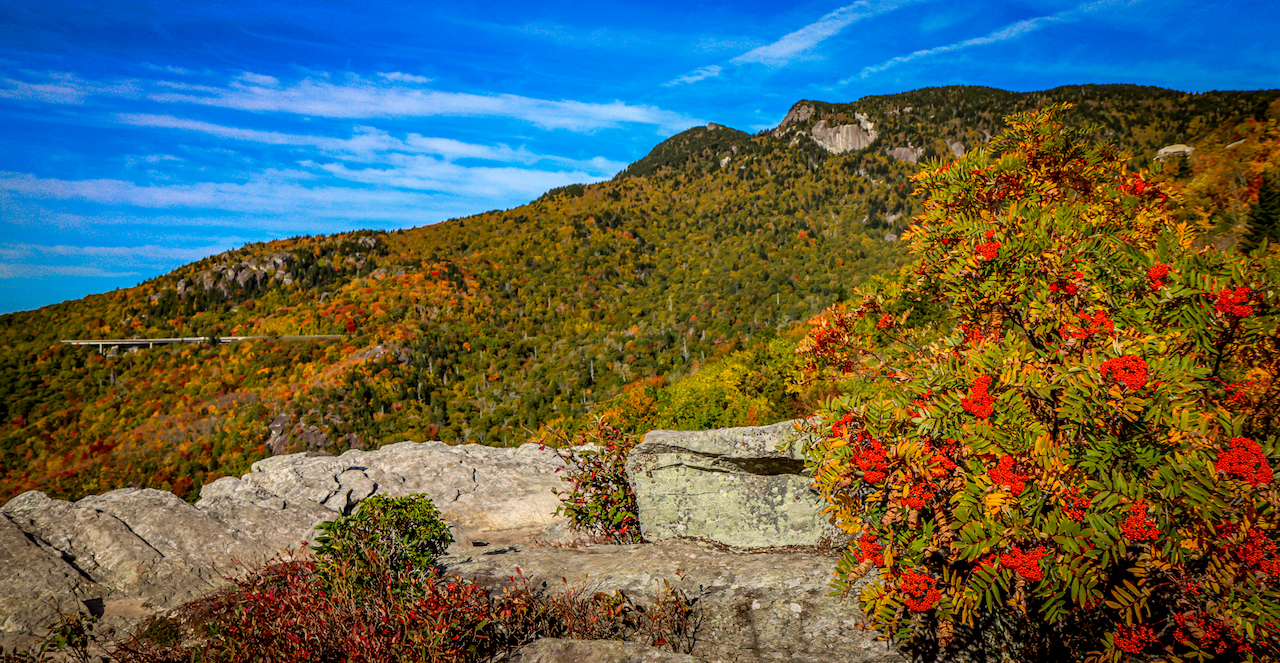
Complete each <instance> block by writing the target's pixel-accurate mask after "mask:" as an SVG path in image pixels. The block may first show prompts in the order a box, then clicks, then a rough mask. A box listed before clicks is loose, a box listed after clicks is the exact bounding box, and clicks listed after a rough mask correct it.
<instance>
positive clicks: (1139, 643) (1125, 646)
mask: <svg viewBox="0 0 1280 663" xmlns="http://www.w3.org/2000/svg"><path fill="white" fill-rule="evenodd" d="M1155 641H1156V635H1155V633H1153V632H1152V631H1151V627H1150V626H1146V625H1144V624H1139V625H1137V626H1135V627H1133V628H1124V627H1121V628H1120V629H1119V630H1117V631H1116V640H1115V642H1116V649H1119V650H1120V651H1122V652H1124V653H1126V654H1138V653H1141V652H1142V650H1144V649H1146V648H1147V647H1148V646H1150V645H1151V643H1153V642H1155Z"/></svg>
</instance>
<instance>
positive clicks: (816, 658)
mask: <svg viewBox="0 0 1280 663" xmlns="http://www.w3.org/2000/svg"><path fill="white" fill-rule="evenodd" d="M493 552H499V551H493ZM837 559H838V558H837V556H835V555H833V554H821V553H816V552H802V551H794V550H789V551H772V552H757V553H734V552H729V551H726V550H723V549H722V548H719V547H717V546H713V545H710V544H699V543H696V542H691V541H669V542H663V543H656V544H636V545H599V546H588V547H582V548H565V547H549V546H544V547H536V546H526V547H523V548H519V549H508V550H506V551H502V552H501V554H492V553H490V554H479V555H470V556H449V557H446V558H444V560H443V564H444V566H445V569H446V571H447V572H449V573H456V574H459V575H461V576H463V577H467V578H470V579H473V580H476V581H477V582H480V583H482V584H484V585H485V586H486V587H489V588H490V589H493V590H500V589H501V588H503V587H508V586H509V582H510V581H509V580H508V578H509V577H511V576H515V575H517V574H523V575H524V576H526V577H528V578H531V579H535V580H539V579H540V580H544V581H547V582H548V583H550V584H551V586H550V587H549V589H550V590H553V591H554V590H557V589H559V588H560V587H562V586H563V585H562V582H563V583H567V584H568V585H570V586H583V587H585V588H586V589H587V590H588V593H590V592H597V591H599V592H605V593H612V592H614V591H615V590H621V591H623V592H624V593H625V594H627V595H628V596H629V597H631V598H632V600H633V601H635V602H637V603H639V604H641V605H645V604H651V603H652V602H653V601H654V600H655V599H656V598H657V597H658V596H659V595H660V594H661V593H662V591H663V589H664V584H663V581H666V582H668V583H670V584H671V585H673V586H677V587H683V589H684V590H685V592H686V593H687V594H688V595H689V596H690V597H691V598H694V599H696V603H695V604H694V605H695V608H696V612H695V615H696V617H697V618H698V620H699V621H698V628H697V631H696V632H695V637H694V646H693V651H692V654H693V655H694V656H697V657H698V658H700V659H702V660H705V661H707V662H708V663H762V662H763V661H775V660H788V661H807V662H810V663H836V662H840V663H881V662H884V663H888V662H890V661H893V662H895V663H896V662H898V661H902V660H903V658H902V657H901V656H900V655H899V654H898V653H897V652H895V651H894V650H892V649H890V648H888V647H887V646H886V645H885V644H884V643H883V642H878V641H876V639H875V633H874V632H869V631H864V630H862V629H861V628H860V627H859V625H858V624H859V622H860V621H861V617H862V615H861V613H860V612H859V610H858V607H857V603H856V601H855V599H853V598H850V599H848V600H845V601H840V600H837V599H834V598H832V597H830V596H828V594H829V593H830V592H831V589H830V587H829V586H828V585H829V583H830V582H831V579H832V571H833V570H834V569H835V565H836V561H837ZM681 577H683V581H681ZM562 578H563V580H561V579H562ZM860 591H861V590H860V587H855V589H854V590H853V594H852V596H853V597H856V596H857V594H858V592H860ZM548 660H555V659H548ZM570 660H572V659H570Z"/></svg>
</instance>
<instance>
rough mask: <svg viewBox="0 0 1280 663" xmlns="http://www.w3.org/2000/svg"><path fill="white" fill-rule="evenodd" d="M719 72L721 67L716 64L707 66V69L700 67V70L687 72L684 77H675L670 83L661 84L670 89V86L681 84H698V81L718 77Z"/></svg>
mask: <svg viewBox="0 0 1280 663" xmlns="http://www.w3.org/2000/svg"><path fill="white" fill-rule="evenodd" d="M720 71H721V67H720V65H718V64H713V65H711V66H709V67H702V68H701V69H694V70H693V71H691V72H689V73H687V74H685V75H683V76H679V77H677V78H676V79H675V80H672V81H670V82H667V83H663V85H666V86H668V87H670V86H672V85H679V84H681V83H696V82H698V81H700V80H703V79H704V78H714V77H716V76H719V75H720Z"/></svg>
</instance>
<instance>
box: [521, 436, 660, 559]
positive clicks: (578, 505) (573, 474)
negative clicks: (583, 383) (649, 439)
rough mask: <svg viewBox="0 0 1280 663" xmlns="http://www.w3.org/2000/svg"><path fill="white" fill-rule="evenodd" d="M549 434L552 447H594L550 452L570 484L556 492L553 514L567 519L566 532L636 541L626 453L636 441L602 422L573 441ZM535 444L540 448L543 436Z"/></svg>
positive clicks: (633, 498) (633, 496) (636, 522)
mask: <svg viewBox="0 0 1280 663" xmlns="http://www.w3.org/2000/svg"><path fill="white" fill-rule="evenodd" d="M548 435H549V436H553V437H555V438H557V439H555V442H556V446H561V447H563V446H577V447H581V446H583V445H586V444H592V445H595V448H594V449H579V450H572V449H563V448H559V449H553V451H555V452H556V455H558V456H560V459H561V460H563V461H564V463H565V466H564V470H563V472H564V476H563V477H562V478H563V479H564V481H565V483H567V484H569V487H568V488H566V489H564V490H557V491H555V493H556V495H557V496H558V497H559V498H560V508H559V509H558V510H557V513H563V514H564V515H565V516H566V517H568V518H569V526H570V528H572V529H574V530H576V531H579V532H582V533H584V534H588V535H591V536H594V537H599V538H602V539H604V540H607V541H611V542H614V543H635V542H637V541H639V540H640V521H639V520H638V519H637V518H636V494H635V491H633V490H631V483H630V482H628V481H627V452H629V451H631V448H632V447H634V446H636V442H637V441H638V440H637V438H636V437H635V436H633V435H627V434H626V433H623V432H622V431H621V430H618V429H617V428H615V427H613V426H612V425H610V424H609V423H606V422H605V421H604V420H603V419H598V420H596V421H595V423H594V425H592V426H591V427H589V428H587V429H585V430H582V431H579V432H578V433H577V434H576V435H574V437H573V438H572V439H570V438H569V437H567V436H565V435H563V434H562V433H558V432H556V431H550V433H549V434H548ZM539 441H540V442H542V444H543V445H544V448H545V446H546V437H544V438H542V439H541V440H539ZM557 471H560V470H557Z"/></svg>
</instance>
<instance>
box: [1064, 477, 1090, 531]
mask: <svg viewBox="0 0 1280 663" xmlns="http://www.w3.org/2000/svg"><path fill="white" fill-rule="evenodd" d="M1092 503H1093V500H1091V499H1089V498H1087V497H1085V496H1083V495H1081V494H1080V488H1079V487H1077V486H1072V487H1070V488H1068V489H1067V492H1066V493H1064V494H1063V495H1062V513H1064V514H1066V516H1067V517H1068V518H1070V519H1072V520H1074V521H1076V522H1078V523H1079V522H1083V521H1084V514H1085V512H1086V511H1088V510H1089V505H1090V504H1092Z"/></svg>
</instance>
